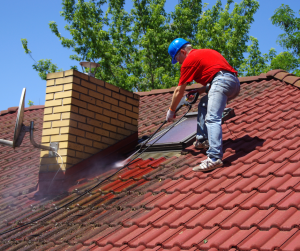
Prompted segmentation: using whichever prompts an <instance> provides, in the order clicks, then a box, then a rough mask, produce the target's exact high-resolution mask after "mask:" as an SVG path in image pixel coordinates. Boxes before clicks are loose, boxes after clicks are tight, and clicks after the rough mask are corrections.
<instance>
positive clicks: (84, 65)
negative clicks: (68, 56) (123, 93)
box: [79, 62, 100, 68]
mask: <svg viewBox="0 0 300 251" xmlns="http://www.w3.org/2000/svg"><path fill="white" fill-rule="evenodd" d="M79 64H80V65H81V66H83V67H86V68H97V67H99V66H100V64H97V63H94V62H80V63H79Z"/></svg>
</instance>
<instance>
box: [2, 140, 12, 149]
mask: <svg viewBox="0 0 300 251" xmlns="http://www.w3.org/2000/svg"><path fill="white" fill-rule="evenodd" d="M0 144H1V145H6V146H10V147H13V142H12V141H10V140H5V139H0Z"/></svg>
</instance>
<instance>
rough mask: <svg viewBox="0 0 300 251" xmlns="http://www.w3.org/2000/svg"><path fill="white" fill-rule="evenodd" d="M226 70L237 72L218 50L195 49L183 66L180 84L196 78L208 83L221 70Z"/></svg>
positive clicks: (200, 81) (200, 82)
mask: <svg viewBox="0 0 300 251" xmlns="http://www.w3.org/2000/svg"><path fill="white" fill-rule="evenodd" d="M222 70H226V71H230V72H232V73H235V74H237V71H236V70H235V69H233V68H232V67H231V66H230V65H229V64H228V62H227V61H226V59H225V58H224V57H223V56H222V55H221V54H220V53H219V52H217V51H215V50H211V49H199V50H198V49H193V50H191V51H190V53H189V54H188V56H187V57H186V59H185V60H184V62H183V64H182V66H181V74H180V80H179V84H178V85H183V84H186V83H188V82H192V81H193V80H195V81H196V82H197V83H199V84H202V85H206V84H207V83H209V82H211V81H212V79H213V77H214V75H215V74H216V73H218V72H219V71H222Z"/></svg>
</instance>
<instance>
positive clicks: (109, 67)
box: [35, 0, 259, 91]
mask: <svg viewBox="0 0 300 251" xmlns="http://www.w3.org/2000/svg"><path fill="white" fill-rule="evenodd" d="M165 2H166V0H133V8H132V10H131V11H130V13H129V12H127V11H126V10H125V9H124V5H125V0H89V1H84V0H78V1H75V0H62V5H63V8H62V9H63V10H62V11H61V15H62V16H63V17H64V18H65V20H66V21H67V22H68V25H66V26H65V29H66V30H67V31H68V32H69V33H70V35H71V39H69V38H66V37H64V36H62V35H61V33H60V32H59V29H58V26H57V24H56V23H55V22H50V24H49V26H50V29H51V30H52V32H53V33H54V34H55V35H56V36H57V37H58V39H60V41H61V44H62V46H64V47H66V48H70V49H72V50H73V52H74V54H73V55H71V56H70V58H71V59H72V60H76V61H91V62H97V63H99V64H100V69H99V70H97V72H96V77H97V78H99V79H102V80H104V81H107V82H109V83H111V84H114V85H116V86H119V87H122V88H124V89H127V90H135V91H146V90H150V89H158V88H168V87H171V86H175V85H177V83H178V79H179V76H180V71H179V69H180V66H179V65H178V64H177V65H172V64H171V60H170V56H169V55H168V46H169V44H170V42H171V41H172V40H173V39H175V38H176V37H183V38H185V39H187V40H188V41H190V42H191V43H192V44H193V45H194V47H196V48H212V49H215V50H217V51H219V52H220V53H222V54H223V55H224V56H225V58H227V59H228V61H229V62H230V63H231V64H232V65H233V66H234V67H235V68H236V69H237V70H238V69H239V67H240V65H241V64H242V62H243V53H244V52H246V49H247V44H246V43H247V41H248V39H249V35H248V33H249V29H250V25H251V23H252V22H253V15H254V13H255V12H256V11H257V9H258V7H259V4H258V2H257V1H256V0H243V1H241V2H240V3H239V4H237V3H236V4H234V6H232V4H233V0H227V4H226V7H225V8H224V9H223V8H222V4H221V0H218V1H217V2H216V4H215V5H214V6H213V7H212V8H211V9H208V10H205V11H203V8H202V7H203V6H202V1H201V0H182V1H180V4H178V5H176V7H175V10H174V11H171V12H170V13H166V11H165V8H164V7H165ZM106 3H108V8H107V10H106V11H104V5H105V4H106ZM231 7H233V8H232V9H233V10H232V12H230V11H229V10H230V9H231ZM47 63H48V64H47ZM50 66H52V67H50ZM55 66H56V65H55ZM56 67H57V66H56ZM35 69H36V70H37V71H38V72H39V73H40V76H45V75H46V74H47V72H49V70H50V71H53V70H57V69H55V67H54V66H53V65H52V63H51V61H47V62H44V61H43V64H42V63H41V64H36V67H35Z"/></svg>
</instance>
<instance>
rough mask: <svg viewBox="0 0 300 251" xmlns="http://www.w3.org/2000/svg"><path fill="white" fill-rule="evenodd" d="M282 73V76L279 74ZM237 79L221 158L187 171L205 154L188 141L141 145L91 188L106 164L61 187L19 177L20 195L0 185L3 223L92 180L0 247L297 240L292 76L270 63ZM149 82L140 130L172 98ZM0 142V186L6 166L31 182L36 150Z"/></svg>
mask: <svg viewBox="0 0 300 251" xmlns="http://www.w3.org/2000/svg"><path fill="white" fill-rule="evenodd" d="M267 77H268V78H267ZM287 77H289V79H288V82H287V83H286V82H283V81H281V79H284V78H287ZM241 80H242V79H241ZM284 80H285V79H284ZM243 81H244V82H243V83H242V88H241V93H240V95H239V96H238V97H237V98H236V99H235V100H233V101H232V102H230V104H229V105H228V107H231V108H234V110H235V114H236V116H235V117H234V118H231V119H230V120H228V121H226V122H225V124H224V125H223V126H222V128H223V142H224V158H223V161H224V167H222V168H218V169H216V170H214V171H212V172H208V173H202V172H193V171H192V167H194V166H195V165H197V164H199V163H200V162H201V161H202V160H203V159H205V158H206V156H205V153H204V152H201V151H198V150H195V149H194V148H193V147H192V146H191V147H188V148H187V149H185V150H184V151H183V152H179V153H178V152H177V153H176V154H174V153H168V152H159V153H147V158H144V157H143V158H142V159H141V158H139V159H138V160H137V161H136V162H135V163H133V164H131V165H130V166H129V167H128V168H125V169H124V170H122V171H121V172H120V173H118V174H116V175H114V176H113V177H111V178H110V179H109V180H108V181H106V182H104V183H103V184H101V185H100V186H97V187H95V188H93V187H94V186H95V185H96V184H97V183H99V180H101V179H103V178H105V177H107V176H108V175H110V174H112V171H110V172H108V173H106V174H105V175H101V176H96V177H94V179H89V180H85V181H83V182H81V183H80V182H79V183H78V184H77V185H76V186H75V185H74V186H72V187H70V189H69V190H68V191H67V193H64V194H61V196H60V197H57V196H55V197H53V196H52V197H49V196H48V197H47V196H42V195H39V196H38V192H37V191H36V190H33V191H32V190H30V189H29V190H26V189H25V188H26V186H25V187H20V189H19V190H18V191H19V193H20V192H22V191H24V192H23V194H22V195H21V194H18V193H11V194H8V195H7V196H6V195H4V193H1V196H2V197H1V199H0V204H1V206H0V229H1V232H4V231H6V230H8V229H11V228H13V227H16V226H22V224H24V223H26V222H30V221H32V220H35V219H37V218H39V217H40V216H42V215H46V214H47V213H49V212H51V211H53V210H54V209H55V208H59V207H60V206H62V205H64V204H66V203H67V202H69V201H71V200H73V199H74V198H77V197H78V196H79V195H81V194H82V193H83V192H84V191H85V190H87V189H89V188H93V189H92V191H91V192H90V193H89V194H87V195H84V196H83V197H82V198H80V199H79V200H78V201H76V202H74V203H72V205H70V206H68V207H65V208H61V209H59V210H57V211H55V212H54V213H52V214H50V215H48V216H46V217H45V218H43V219H42V220H40V221H38V222H37V223H34V224H31V225H28V226H25V227H22V228H20V229H18V230H14V231H12V232H9V233H7V234H5V235H2V236H0V240H1V243H0V250H16V249H20V250H33V249H37V250H211V251H212V250H250V249H258V250H274V249H278V250H297V249H300V243H299V237H300V235H299V234H300V232H299V219H300V217H299V216H300V210H299V209H300V169H299V159H300V148H299V146H300V130H299V124H300V123H299V122H300V121H299V120H300V95H299V94H300V93H299V89H298V88H297V87H295V86H293V85H291V83H296V82H297V78H296V77H293V76H290V75H288V74H287V73H285V72H282V71H281V72H279V71H277V72H276V71H272V72H270V73H268V74H267V75H266V74H265V75H263V76H260V77H251V78H244V80H243ZM152 92H153V93H152V94H151V92H150V93H146V94H145V95H143V94H141V95H142V97H141V100H140V105H141V107H140V122H139V134H140V136H142V135H149V134H151V132H153V131H155V130H156V128H157V127H158V125H159V124H160V123H161V122H162V121H163V120H164V119H165V113H166V110H167V108H168V105H169V103H170V99H171V95H172V94H171V93H169V92H167V91H161V93H160V94H157V92H158V91H152ZM193 110H194V111H195V110H197V108H196V106H194V107H193ZM26 112H27V113H26ZM26 112H25V123H26V119H27V117H28V116H31V115H30V114H36V115H32V116H37V117H39V116H40V117H39V119H41V117H42V113H43V112H42V109H36V110H31V111H26ZM38 113H39V115H38ZM183 113H184V110H182V111H181V114H183ZM13 114H14V113H12V114H9V113H7V114H3V115H2V114H1V116H0V123H1V127H2V126H3V124H6V125H9V122H8V121H9V117H8V116H11V120H12V121H14V119H15V118H13ZM14 116H16V115H14ZM179 117H180V116H179ZM29 120H30V119H28V121H29ZM37 120H38V119H37ZM11 123H12V124H14V122H11ZM6 128H7V129H8V128H9V127H8V126H6ZM40 128H41V123H40ZM8 131H10V130H7V132H8ZM12 131H13V130H12ZM2 135H3V134H2ZM2 135H0V137H1V138H4V137H3V136H2ZM8 136H9V135H8ZM36 141H38V140H36ZM23 144H25V142H24V143H23ZM0 149H1V155H0V156H1V160H2V159H4V158H3V157H2V156H4V155H3V153H8V154H7V155H5V156H6V157H5V159H7V161H5V162H6V163H7V164H6V166H3V164H2V165H1V182H0V185H1V186H2V187H4V184H10V185H11V183H14V184H16V183H17V184H16V185H13V186H12V187H17V186H18V184H20V181H19V180H21V177H17V176H16V177H15V176H13V175H12V176H10V175H7V174H6V175H4V178H3V176H2V175H3V174H4V173H5V172H7V171H8V170H9V169H10V168H11V169H12V170H13V169H14V168H15V169H16V168H20V169H21V167H23V169H22V170H23V171H24V176H26V175H32V178H30V179H29V181H30V182H31V181H32V180H33V181H34V182H32V183H35V181H36V180H35V178H36V175H37V174H36V172H37V171H38V167H37V165H38V162H37V159H39V153H38V151H37V152H32V158H35V160H33V161H32V163H30V164H27V166H25V165H24V166H22V164H19V165H18V164H17V163H18V162H13V158H12V157H10V156H12V155H13V154H17V153H16V152H15V151H14V150H13V151H12V152H9V150H10V148H7V147H1V148H0ZM19 149H20V150H19ZM19 149H17V151H21V152H19V153H18V155H17V156H18V158H20V157H19V156H20V155H21V156H26V154H25V153H23V152H22V151H25V149H26V148H19ZM23 149H24V150H23ZM34 151H36V150H34ZM15 161H16V160H15ZM22 162H23V161H22ZM2 163H3V161H2ZM24 163H25V161H24ZM26 170H27V171H28V172H26ZM31 170H35V172H32V171H31ZM20 174H21V172H20ZM5 177H6V183H5ZM26 177H28V176H26ZM34 177H35V178H34ZM8 178H11V179H10V182H11V183H10V182H9V179H8ZM26 184H27V183H26ZM29 186H30V185H29ZM33 198H34V200H33Z"/></svg>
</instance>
